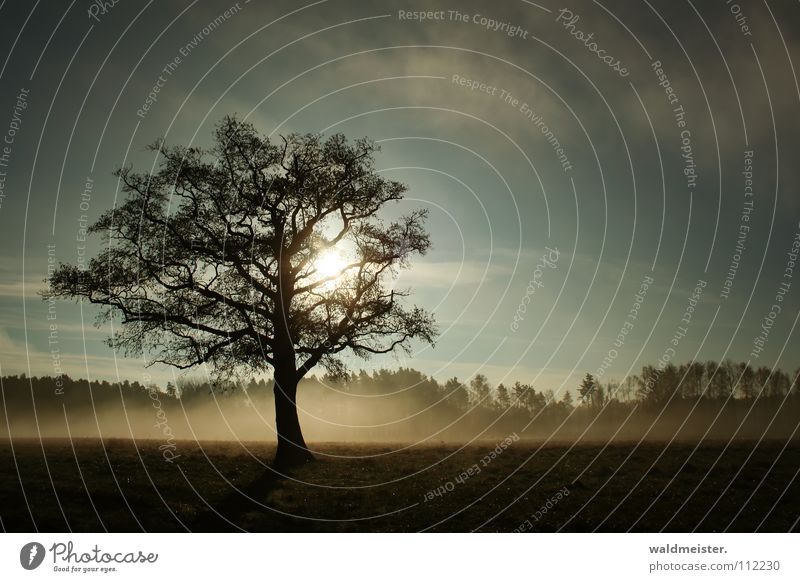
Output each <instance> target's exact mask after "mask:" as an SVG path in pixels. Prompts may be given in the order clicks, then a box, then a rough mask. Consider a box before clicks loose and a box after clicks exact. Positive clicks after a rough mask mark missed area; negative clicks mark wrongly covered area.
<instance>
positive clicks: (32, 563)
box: [19, 542, 45, 570]
mask: <svg viewBox="0 0 800 582" xmlns="http://www.w3.org/2000/svg"><path fill="white" fill-rule="evenodd" d="M44 554H45V551H44V546H43V545H42V544H40V543H39V542H29V543H27V544H25V545H24V546H22V549H21V550H20V551H19V563H20V564H22V567H23V568H25V569H26V570H35V569H36V568H38V567H39V566H41V564H42V562H43V561H44Z"/></svg>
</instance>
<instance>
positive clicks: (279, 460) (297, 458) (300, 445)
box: [274, 371, 314, 469]
mask: <svg viewBox="0 0 800 582" xmlns="http://www.w3.org/2000/svg"><path fill="white" fill-rule="evenodd" d="M290 376H291V375H290ZM275 427H276V429H277V432H278V449H277V451H276V452H275V461H274V466H275V468H276V469H288V468H291V467H296V466H298V465H303V464H305V463H308V462H311V461H313V460H314V457H313V455H312V454H311V452H310V451H309V450H308V447H307V446H306V441H305V440H304V439H303V432H302V431H301V430H300V420H299V419H298V418H297V380H295V379H293V378H291V377H289V378H287V377H286V375H284V374H280V373H278V372H277V371H276V373H275Z"/></svg>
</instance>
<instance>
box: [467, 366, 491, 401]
mask: <svg viewBox="0 0 800 582" xmlns="http://www.w3.org/2000/svg"><path fill="white" fill-rule="evenodd" d="M469 392H470V404H471V405H472V406H473V407H478V406H479V407H483V408H489V407H490V406H491V404H492V395H491V392H492V388H491V386H489V380H487V378H486V376H484V375H483V374H475V377H474V378H473V379H472V380H470V382H469Z"/></svg>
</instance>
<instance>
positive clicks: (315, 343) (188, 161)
mask: <svg viewBox="0 0 800 582" xmlns="http://www.w3.org/2000/svg"><path fill="white" fill-rule="evenodd" d="M151 147H152V148H153V150H154V151H157V152H159V154H160V166H159V169H158V171H157V172H156V173H154V174H152V175H150V174H141V173H136V172H134V171H133V170H132V169H131V168H124V169H121V170H118V171H117V173H116V174H117V175H118V176H119V178H120V180H121V182H122V184H123V188H124V190H125V192H126V193H127V199H126V200H125V202H124V203H123V204H122V205H121V206H120V207H118V208H115V209H113V210H109V211H108V212H106V213H105V214H103V215H102V216H101V217H100V218H99V219H98V221H97V222H96V223H95V224H94V225H92V227H91V229H90V232H92V233H100V234H102V235H103V238H104V243H105V244H104V248H103V250H102V251H101V252H100V253H99V255H98V256H97V257H96V258H93V259H92V260H91V261H90V262H89V263H88V265H87V267H86V268H85V269H79V268H78V267H76V266H72V265H61V266H60V268H59V269H58V270H57V271H56V272H55V274H53V275H52V277H51V279H50V292H51V293H52V295H54V296H57V297H58V296H61V297H73V298H82V299H85V300H88V301H90V302H92V303H96V304H99V305H101V306H103V307H104V308H105V309H103V310H102V312H101V315H100V317H99V320H100V321H102V320H103V319H104V318H110V317H119V318H120V320H121V323H122V325H121V329H120V330H119V332H118V333H116V335H114V337H112V338H110V339H109V344H110V345H111V346H113V347H114V348H117V349H121V350H123V351H125V352H127V353H129V354H133V355H142V354H144V355H149V356H150V357H151V361H152V362H153V363H155V362H161V363H165V364H169V365H171V366H175V367H177V368H181V369H184V368H190V367H192V366H197V365H200V364H209V365H210V367H211V369H212V370H213V372H214V373H215V374H217V375H219V376H222V377H228V378H230V377H235V376H236V375H237V374H239V373H240V372H242V371H245V372H251V373H252V372H254V371H255V372H264V371H267V370H271V371H272V372H273V374H274V379H275V389H274V391H275V421H276V430H277V436H278V447H277V452H276V456H275V464H276V466H279V467H286V466H291V465H296V464H300V463H304V462H307V461H309V460H311V459H312V458H313V457H312V455H311V453H310V452H309V450H308V448H307V446H306V443H305V441H304V438H303V434H302V431H301V429H300V423H299V420H298V414H297V404H296V403H297V400H296V396H297V384H298V381H299V380H300V379H301V378H302V377H303V376H305V375H306V374H307V373H308V372H309V371H310V370H311V369H312V368H314V367H315V366H316V365H317V364H319V365H321V366H323V367H324V368H325V369H326V370H327V371H328V372H329V373H333V374H342V373H344V371H345V369H346V368H345V365H344V363H343V360H342V358H341V356H342V355H344V354H346V353H351V354H355V355H356V356H359V357H363V358H366V357H369V356H370V355H372V354H382V353H388V352H391V351H393V350H395V349H398V348H400V349H405V350H408V349H409V348H410V342H411V340H413V339H414V338H418V339H420V340H422V341H424V342H428V343H432V342H433V339H434V335H435V324H434V321H433V318H432V316H431V315H430V314H429V313H427V312H426V311H424V310H422V309H420V308H418V307H404V305H403V298H404V297H406V296H407V295H408V294H409V292H410V291H409V290H408V289H395V288H393V286H392V284H391V281H392V279H393V277H394V276H396V274H397V270H398V269H400V268H405V267H407V266H408V261H409V259H410V257H412V256H413V255H421V254H424V253H425V252H426V251H427V250H428V248H429V247H430V239H429V236H428V234H427V232H426V231H425V229H424V221H425V218H426V216H427V215H426V212H425V211H424V210H417V211H414V212H412V213H410V214H408V215H406V216H403V217H401V218H399V219H396V220H395V221H392V222H389V223H386V222H384V221H382V220H380V219H379V218H378V217H377V216H376V214H377V213H378V211H379V210H381V209H382V207H384V206H385V205H386V204H387V203H390V202H394V201H397V200H400V199H401V198H402V196H403V193H404V192H405V190H406V188H405V186H404V185H403V184H400V183H398V182H395V181H391V180H388V179H385V178H383V177H381V176H380V175H379V174H378V173H377V172H376V171H375V169H374V161H373V160H374V157H373V154H374V153H375V152H376V151H377V148H376V146H375V145H374V144H373V143H372V142H371V141H369V140H366V139H360V140H356V141H355V142H348V141H347V140H346V139H345V138H344V137H343V136H342V135H333V136H331V137H329V138H327V139H322V138H321V137H320V136H317V135H289V136H286V137H281V138H280V139H279V140H275V141H271V140H270V139H269V138H268V137H266V136H262V135H260V134H259V133H257V132H256V130H255V129H254V127H253V126H252V125H251V124H249V123H245V122H242V121H240V120H237V119H236V118H234V117H226V118H225V119H223V120H222V122H221V123H220V124H219V125H218V126H217V128H216V131H215V134H214V141H213V145H212V146H211V147H210V148H208V149H202V148H197V147H166V146H165V145H164V144H163V143H161V142H158V143H156V144H154V145H153V146H151ZM331 253H336V259H335V260H333V261H331V260H330V256H331ZM326 257H328V258H327V259H326ZM326 261H327V262H326Z"/></svg>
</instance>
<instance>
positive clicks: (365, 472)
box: [0, 440, 800, 532]
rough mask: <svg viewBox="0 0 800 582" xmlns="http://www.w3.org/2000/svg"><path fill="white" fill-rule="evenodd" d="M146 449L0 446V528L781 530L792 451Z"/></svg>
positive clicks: (791, 485)
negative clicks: (290, 468) (295, 464)
mask: <svg viewBox="0 0 800 582" xmlns="http://www.w3.org/2000/svg"><path fill="white" fill-rule="evenodd" d="M158 445H159V443H158V442H155V441H137V442H135V443H134V442H133V441H123V440H112V441H104V442H100V441H90V440H78V441H74V442H73V443H70V442H69V441H65V440H48V441H44V444H41V443H40V442H39V441H20V440H15V441H14V442H13V443H11V442H9V441H4V442H2V443H0V471H2V472H1V473H0V475H2V477H1V479H2V481H0V519H2V527H3V529H4V530H7V531H32V530H39V531H70V530H71V531H76V532H77V531H103V530H108V531H141V530H145V531H185V530H191V531H237V530H239V529H241V530H247V531H420V530H431V531H473V530H478V531H513V530H515V529H519V528H520V527H521V528H522V529H526V530H529V531H557V530H562V531H581V532H583V531H628V530H631V531H660V530H665V531H691V530H697V531H724V530H728V531H756V530H758V531H789V530H798V517H800V484H799V483H798V479H797V474H798V470H800V444H798V443H791V444H789V445H786V443H782V442H762V443H760V444H757V443H755V442H747V441H745V442H734V443H730V444H726V443H714V442H711V443H703V444H701V445H699V446H697V445H696V444H695V443H679V444H676V443H673V444H672V445H669V446H667V445H666V443H645V444H641V445H639V446H637V445H636V443H621V444H613V445H609V446H605V447H604V445H603V444H602V443H599V444H580V445H576V446H573V447H572V448H571V449H570V446H569V445H561V444H548V445H546V446H542V447H540V446H539V444H538V443H530V442H525V441H519V442H516V443H514V444H512V445H511V446H510V447H509V448H508V449H506V450H504V451H502V452H501V453H499V454H498V455H497V456H496V458H494V459H493V460H490V461H488V462H486V463H484V462H482V460H485V456H486V455H487V454H488V453H489V452H490V451H492V450H493V449H494V448H495V443H494V442H487V443H483V444H474V445H470V446H467V447H461V446H460V445H455V444H444V443H443V444H439V445H435V446H433V445H429V446H417V447H413V448H403V447H404V445H388V444H387V445H382V444H373V445H353V444H335V443H330V444H315V445H313V448H315V449H316V450H317V451H318V455H317V456H318V459H319V460H318V462H316V463H314V464H311V465H308V466H305V467H301V468H299V469H297V470H295V471H294V472H292V473H291V474H290V475H288V476H284V477H277V476H275V475H274V474H273V473H272V472H271V470H270V469H269V468H268V460H269V459H270V457H271V455H272V452H273V448H272V446H269V445H264V444H258V443H234V442H229V443H222V442H202V443H195V442H183V441H181V442H178V443H177V448H176V450H175V454H176V455H180V456H179V457H177V458H176V459H175V461H174V462H172V463H169V462H166V461H165V460H164V457H163V456H162V453H161V451H160V450H159V449H158ZM397 449H402V450H399V451H398V450H397ZM476 465H477V467H478V468H479V469H480V471H475V470H473V471H472V474H470V472H469V471H468V470H469V469H470V468H474V467H475V466H476ZM459 475H461V476H462V477H461V478H459V479H457V477H459ZM20 476H21V477H20ZM437 489H438V491H439V492H440V493H441V494H440V495H434V494H432V493H430V492H431V491H434V490H437ZM559 492H561V493H560V494H559ZM545 508H546V511H544V509H545ZM526 520H527V522H526Z"/></svg>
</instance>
